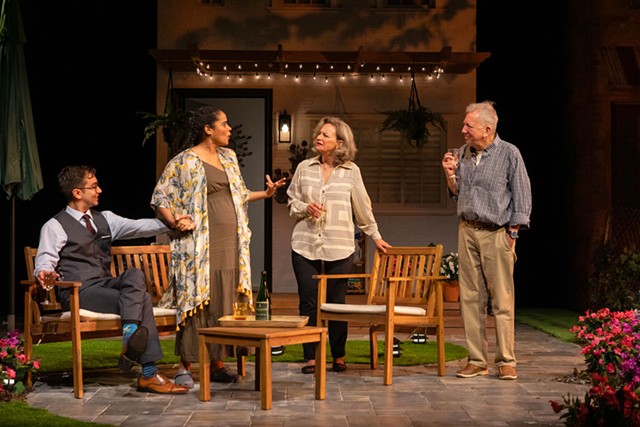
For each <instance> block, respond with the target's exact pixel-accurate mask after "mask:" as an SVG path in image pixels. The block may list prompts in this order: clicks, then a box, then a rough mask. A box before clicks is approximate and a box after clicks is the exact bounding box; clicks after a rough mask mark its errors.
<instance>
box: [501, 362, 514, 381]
mask: <svg viewBox="0 0 640 427" xmlns="http://www.w3.org/2000/svg"><path fill="white" fill-rule="evenodd" d="M498 378H500V379H501V380H515V379H516V378H518V373H517V372H516V368H514V367H513V366H510V365H501V366H499V367H498Z"/></svg>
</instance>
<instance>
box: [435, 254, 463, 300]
mask: <svg viewBox="0 0 640 427" xmlns="http://www.w3.org/2000/svg"><path fill="white" fill-rule="evenodd" d="M440 275H441V276H445V277H446V278H447V280H446V282H445V285H444V287H443V289H444V300H445V301H447V302H457V301H458V299H460V285H459V283H458V253H457V252H450V253H448V254H446V255H445V256H443V257H442V262H441V263H440Z"/></svg>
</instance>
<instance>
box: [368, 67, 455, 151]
mask: <svg viewBox="0 0 640 427" xmlns="http://www.w3.org/2000/svg"><path fill="white" fill-rule="evenodd" d="M383 113H384V114H386V115H387V118H386V119H385V120H384V122H382V126H380V132H382V131H385V130H387V129H391V130H395V131H398V132H400V134H401V135H402V138H403V139H404V140H405V141H407V142H408V143H409V144H410V145H413V146H415V147H416V148H417V149H418V150H419V149H421V148H422V147H424V145H425V144H426V143H427V142H429V137H430V136H431V132H430V130H429V126H430V125H432V126H436V127H438V128H440V129H443V130H444V128H445V122H444V118H443V117H442V114H439V113H434V112H433V111H431V110H430V109H428V108H427V107H423V106H422V105H421V104H420V98H418V89H417V88H416V81H415V79H413V82H412V83H411V95H410V96H409V107H408V108H407V109H406V110H391V111H383Z"/></svg>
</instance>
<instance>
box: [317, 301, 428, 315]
mask: <svg viewBox="0 0 640 427" xmlns="http://www.w3.org/2000/svg"><path fill="white" fill-rule="evenodd" d="M320 309H321V310H322V311H328V312H331V313H356V314H364V313H369V314H380V313H384V312H385V311H387V306H386V305H378V304H334V303H324V304H322V305H321V306H320ZM393 312H394V313H395V314H404V315H407V316H424V315H425V314H427V310H425V309H424V308H421V307H410V306H406V305H396V306H395V310H394V311H393Z"/></svg>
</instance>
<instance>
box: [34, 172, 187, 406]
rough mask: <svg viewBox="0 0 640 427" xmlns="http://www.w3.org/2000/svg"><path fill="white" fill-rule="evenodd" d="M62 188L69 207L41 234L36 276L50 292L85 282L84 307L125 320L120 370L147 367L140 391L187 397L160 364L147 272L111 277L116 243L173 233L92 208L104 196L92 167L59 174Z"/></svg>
mask: <svg viewBox="0 0 640 427" xmlns="http://www.w3.org/2000/svg"><path fill="white" fill-rule="evenodd" d="M58 185H59V187H60V191H61V192H62V193H63V194H64V196H65V197H66V198H67V202H68V203H67V206H66V208H65V209H63V210H62V211H61V212H59V213H58V214H57V215H55V216H54V217H53V218H51V219H50V220H49V221H47V222H46V223H45V224H44V226H43V227H42V230H41V231H40V243H39V244H38V253H37V255H36V260H35V272H34V273H35V277H36V279H37V281H38V283H39V284H40V285H41V286H43V287H45V288H48V287H49V286H51V285H52V283H53V282H55V281H56V280H57V279H61V280H65V281H78V282H82V286H81V287H80V292H79V295H80V307H81V308H84V309H86V310H91V311H95V312H99V313H116V314H119V315H120V317H121V318H122V330H123V337H122V342H123V350H122V353H121V355H120V360H119V367H120V368H121V369H122V370H125V371H126V370H129V369H131V368H132V367H133V365H134V364H135V363H136V362H137V363H140V364H141V365H142V374H141V375H140V377H139V378H138V384H137V387H138V390H139V391H148V392H153V393H163V394H182V393H187V392H188V391H189V389H187V388H186V387H183V386H180V385H177V384H174V383H173V382H172V381H171V380H169V379H168V378H167V377H166V376H164V375H162V374H161V373H159V372H158V368H157V367H156V365H155V362H156V361H157V360H160V359H161V358H162V349H161V347H160V339H159V336H158V330H157V328H156V324H155V320H154V317H153V305H152V301H151V296H150V295H149V293H148V292H147V288H146V285H145V282H144V275H143V273H142V271H140V270H138V269H136V268H130V269H128V270H127V271H126V272H124V273H123V274H121V275H120V276H118V277H112V276H111V270H110V268H111V244H112V242H113V241H115V240H118V239H132V238H139V237H151V236H155V235H158V234H162V233H167V232H168V231H169V228H168V227H167V226H166V225H165V224H164V223H163V222H162V221H160V220H158V219H155V218H154V219H151V218H148V219H137V220H133V219H128V218H123V217H121V216H118V215H116V214H114V213H112V212H110V211H103V212H100V211H97V210H93V209H91V208H93V207H95V206H97V205H98V197H99V196H100V194H101V193H102V189H101V188H100V186H99V185H98V178H97V177H96V172H95V170H94V169H93V168H90V167H87V166H67V167H65V168H64V169H62V171H61V172H60V173H59V174H58ZM167 225H168V226H169V227H170V228H172V229H176V230H179V231H188V230H192V229H193V223H192V222H191V221H190V219H189V217H188V215H187V216H181V217H175V218H173V223H171V224H167ZM60 299H61V303H62V304H63V307H65V309H68V307H69V290H68V289H66V288H61V289H60Z"/></svg>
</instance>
